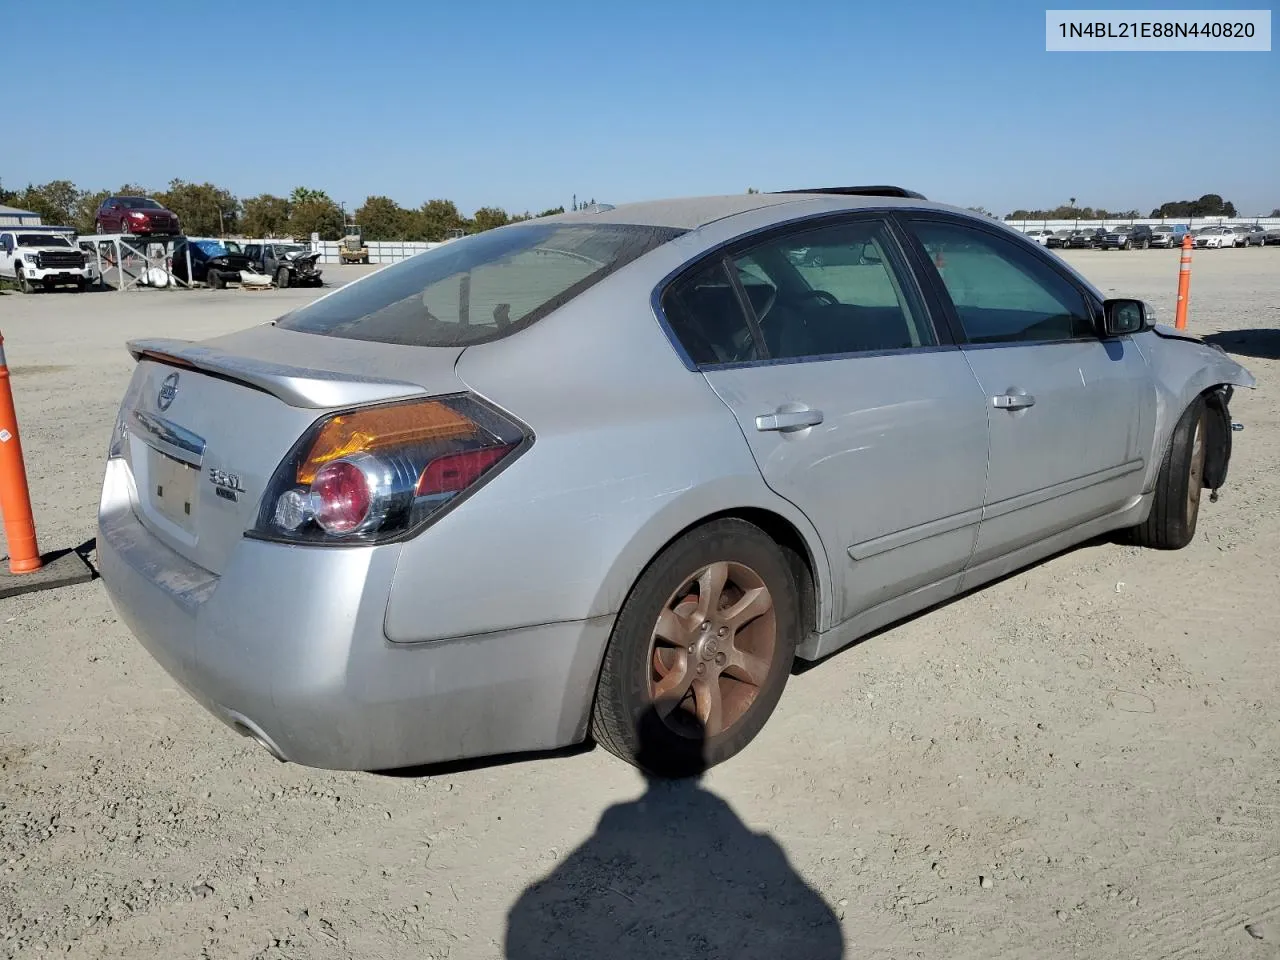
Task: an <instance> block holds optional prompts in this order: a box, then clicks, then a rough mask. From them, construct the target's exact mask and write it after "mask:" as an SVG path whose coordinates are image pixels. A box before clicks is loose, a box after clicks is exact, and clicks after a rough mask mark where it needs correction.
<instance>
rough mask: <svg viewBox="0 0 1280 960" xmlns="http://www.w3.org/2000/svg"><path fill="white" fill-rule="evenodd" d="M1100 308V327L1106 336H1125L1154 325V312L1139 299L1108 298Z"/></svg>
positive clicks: (1148, 328) (1140, 331)
mask: <svg viewBox="0 0 1280 960" xmlns="http://www.w3.org/2000/svg"><path fill="white" fill-rule="evenodd" d="M1102 310H1103V318H1102V328H1103V332H1104V333H1105V334H1106V335H1107V336H1108V337H1127V336H1129V335H1130V334H1134V333H1142V331H1144V330H1150V329H1151V328H1152V327H1154V326H1155V322H1156V318H1155V313H1154V312H1153V311H1152V310H1151V308H1150V307H1148V306H1147V305H1146V304H1145V303H1143V302H1142V301H1141V300H1108V301H1106V302H1105V303H1104V304H1103V305H1102Z"/></svg>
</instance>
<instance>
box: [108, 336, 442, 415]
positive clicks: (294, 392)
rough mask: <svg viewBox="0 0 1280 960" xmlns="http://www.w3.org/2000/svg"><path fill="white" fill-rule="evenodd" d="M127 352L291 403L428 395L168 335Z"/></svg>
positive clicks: (322, 405)
mask: <svg viewBox="0 0 1280 960" xmlns="http://www.w3.org/2000/svg"><path fill="white" fill-rule="evenodd" d="M128 348H129V353H130V354H132V355H133V359H134V360H137V361H139V362H141V361H143V360H150V361H152V362H154V363H162V364H165V365H167V366H170V367H179V368H184V367H185V368H188V369H192V370H199V371H200V372H201V373H204V374H207V375H209V376H214V377H219V378H221V379H223V380H230V381H233V382H235V383H239V384H241V385H243V386H247V387H251V388H253V389H255V390H261V391H262V392H263V393H269V394H271V395H272V396H274V397H277V398H278V399H280V400H283V401H284V402H285V403H287V404H289V406H291V407H309V408H315V409H329V408H332V407H347V406H358V405H360V404H364V403H378V402H380V401H386V400H400V399H407V398H409V397H417V396H424V395H426V393H427V391H426V390H425V389H424V388H423V387H421V386H419V385H418V384H416V383H409V382H407V381H404V380H383V379H378V378H375V377H364V376H360V375H358V374H351V373H336V372H334V371H332V370H316V369H314V368H310V367H295V366H291V365H289V364H283V363H272V362H270V361H267V360H255V359H254V358H253V357H243V356H237V355H235V354H231V353H226V352H224V351H222V350H216V349H213V348H211V347H206V346H201V345H200V344H198V343H195V342H194V341H191V340H172V339H168V338H158V339H147V340H130V341H129V343H128Z"/></svg>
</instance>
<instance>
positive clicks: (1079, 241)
mask: <svg viewBox="0 0 1280 960" xmlns="http://www.w3.org/2000/svg"><path fill="white" fill-rule="evenodd" d="M1104 232H1105V231H1103V229H1102V228H1101V227H1093V228H1083V227H1082V228H1081V229H1079V230H1072V231H1071V236H1070V237H1068V238H1067V246H1068V247H1070V248H1071V249H1072V250H1076V249H1081V248H1084V249H1089V250H1091V249H1093V248H1094V247H1097V246H1098V245H1099V244H1101V242H1102V237H1103V234H1104Z"/></svg>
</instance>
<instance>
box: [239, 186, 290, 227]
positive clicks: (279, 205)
mask: <svg viewBox="0 0 1280 960" xmlns="http://www.w3.org/2000/svg"><path fill="white" fill-rule="evenodd" d="M292 212H293V211H292V205H291V204H290V203H289V201H288V200H286V199H285V198H284V197H276V196H272V195H271V194H269V193H264V194H262V195H261V196H257V197H250V198H249V199H248V200H246V201H245V202H244V222H243V224H242V226H243V229H244V232H245V234H246V235H248V236H250V237H273V236H275V237H278V236H281V235H282V234H284V233H285V232H286V231H287V230H288V229H289V215H290V214H291V213H292Z"/></svg>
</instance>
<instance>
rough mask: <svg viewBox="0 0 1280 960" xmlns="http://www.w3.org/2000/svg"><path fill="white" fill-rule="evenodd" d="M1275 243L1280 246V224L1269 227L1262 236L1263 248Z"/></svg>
mask: <svg viewBox="0 0 1280 960" xmlns="http://www.w3.org/2000/svg"><path fill="white" fill-rule="evenodd" d="M1273 243H1277V244H1280V224H1278V225H1276V226H1274V227H1268V228H1267V229H1266V232H1264V233H1263V235H1262V244H1263V246H1270V245H1271V244H1273Z"/></svg>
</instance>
